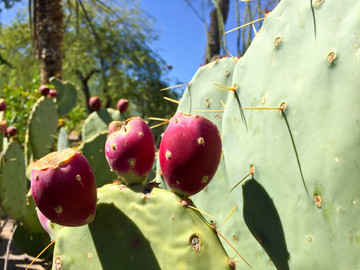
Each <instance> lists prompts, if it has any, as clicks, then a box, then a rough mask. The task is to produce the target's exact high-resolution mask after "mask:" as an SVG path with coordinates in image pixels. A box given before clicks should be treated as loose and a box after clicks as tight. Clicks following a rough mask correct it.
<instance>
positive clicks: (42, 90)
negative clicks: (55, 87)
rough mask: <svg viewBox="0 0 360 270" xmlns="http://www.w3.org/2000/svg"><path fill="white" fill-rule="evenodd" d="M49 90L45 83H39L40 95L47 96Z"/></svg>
mask: <svg viewBox="0 0 360 270" xmlns="http://www.w3.org/2000/svg"><path fill="white" fill-rule="evenodd" d="M49 92H50V88H49V87H47V86H46V85H41V86H40V87H39V93H40V94H41V95H42V96H47V95H49Z"/></svg>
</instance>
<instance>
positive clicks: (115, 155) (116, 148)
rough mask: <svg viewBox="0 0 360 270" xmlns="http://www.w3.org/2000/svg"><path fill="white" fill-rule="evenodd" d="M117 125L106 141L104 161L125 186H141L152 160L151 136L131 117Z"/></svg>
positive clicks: (153, 145)
mask: <svg viewBox="0 0 360 270" xmlns="http://www.w3.org/2000/svg"><path fill="white" fill-rule="evenodd" d="M119 125H120V129H118V130H116V131H114V132H112V133H110V134H109V136H108V138H107V140H106V143H105V155H106V159H107V161H108V163H109V165H110V167H111V169H112V170H113V171H114V172H115V173H117V174H118V175H119V176H120V178H121V179H122V180H123V181H124V182H126V184H128V185H133V184H142V183H143V182H144V181H145V180H146V178H147V177H148V176H149V174H150V171H151V168H152V166H153V163H154V159H155V142H154V137H153V134H152V132H151V130H150V128H149V126H148V125H147V123H146V122H145V121H144V120H143V119H141V118H140V117H132V118H130V119H128V120H126V121H125V122H119Z"/></svg>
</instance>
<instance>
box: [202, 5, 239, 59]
mask: <svg viewBox="0 0 360 270" xmlns="http://www.w3.org/2000/svg"><path fill="white" fill-rule="evenodd" d="M236 1H237V0H236ZM218 4H219V7H220V10H221V14H222V19H223V22H224V24H225V23H226V20H227V17H228V13H229V0H220V1H218ZM219 27H220V26H219V18H218V14H217V10H216V8H214V9H213V10H212V11H211V12H210V25H209V32H208V44H207V53H206V56H205V64H206V63H209V62H211V61H212V60H213V59H214V58H216V57H218V56H219V55H220V44H221V38H222V37H221V36H220V31H219ZM222 34H223V33H222Z"/></svg>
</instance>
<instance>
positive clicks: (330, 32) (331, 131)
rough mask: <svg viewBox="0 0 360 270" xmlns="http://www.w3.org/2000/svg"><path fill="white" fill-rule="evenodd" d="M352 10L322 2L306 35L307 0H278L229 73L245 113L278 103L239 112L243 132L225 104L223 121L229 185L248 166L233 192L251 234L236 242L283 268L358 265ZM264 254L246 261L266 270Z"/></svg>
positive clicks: (357, 6) (233, 107)
mask: <svg viewBox="0 0 360 270" xmlns="http://www.w3.org/2000/svg"><path fill="white" fill-rule="evenodd" d="M359 10H360V3H359V2H356V3H355V2H347V3H346V2H338V1H322V2H321V4H320V5H319V6H318V8H315V16H316V22H317V24H316V26H317V36H316V39H315V36H314V25H313V23H312V12H311V8H310V5H309V3H307V2H306V1H303V2H302V1H300V2H296V3H295V2H294V1H286V0H284V1H281V3H280V4H279V5H278V7H277V8H276V9H275V10H274V11H273V12H271V13H270V14H269V15H268V17H267V19H266V20H265V23H264V26H263V28H262V29H261V30H260V31H259V33H258V35H257V36H256V38H255V40H254V42H253V43H252V45H251V47H250V48H249V50H248V51H247V53H246V54H245V56H244V57H243V58H242V59H241V60H240V61H239V62H238V64H237V65H236V67H235V70H234V81H233V83H236V84H237V85H238V86H239V91H238V94H239V97H240V99H241V100H242V103H243V105H244V107H254V108H256V107H263V108H264V107H274V108H275V107H280V105H281V104H282V103H283V102H285V103H286V109H285V111H284V113H281V112H280V111H279V110H248V111H245V115H246V118H247V121H248V130H246V128H245V127H244V125H243V124H242V123H241V121H240V120H239V114H238V112H237V104H236V102H235V101H234V100H230V98H229V100H228V102H227V104H226V109H225V113H224V120H223V148H224V154H225V161H226V169H227V171H228V176H229V179H232V181H233V184H235V182H236V179H238V176H239V175H244V174H246V173H247V172H248V170H249V166H250V165H251V164H253V165H254V166H255V167H256V173H255V175H254V180H251V181H252V182H249V183H246V184H244V186H243V188H242V190H241V189H240V188H239V189H237V190H236V191H235V194H236V196H235V198H236V201H237V203H238V206H239V207H240V209H243V217H244V221H245V224H244V223H243V224H239V226H243V225H246V226H247V227H249V230H250V232H251V233H252V235H254V236H255V237H254V243H253V244H251V243H250V241H248V242H246V241H244V246H247V247H248V248H249V247H251V248H254V251H255V253H257V251H256V250H258V249H259V248H261V246H260V245H259V244H258V243H257V242H260V243H261V245H262V247H263V248H264V250H265V251H267V253H268V255H269V256H270V257H271V259H272V261H273V263H275V264H276V265H277V266H278V267H279V268H282V269H289V268H290V269H306V268H312V269H320V268H321V269H353V268H357V267H360V258H359V256H357V255H356V254H359V252H360V242H359V241H357V240H356V239H359V236H360V234H359V231H358V229H355V228H358V227H359V226H358V223H359V222H358V221H359V219H360V212H359V211H358V206H357V205H358V203H359V197H360V182H359V181H358V179H360V171H359V168H358V165H357V163H358V160H360V152H359V142H360V140H359V137H360V136H359V135H360V128H359V125H358V122H359V120H360V118H359V115H360V114H359V113H358V112H359V109H360V108H359V104H360V103H359V101H360V95H359V90H358V86H359V85H360V77H359V76H358V75H357V74H356V72H354V71H355V70H359V69H360V54H359V53H358V52H359V47H360V43H359V37H358V36H359V35H358V34H355V35H354V33H358V26H359V24H360V19H359V16H358V11H359ZM335 11H336V12H335ZM334 14H336V16H334ZM278 37H281V46H276V44H275V43H274V41H275V40H277V38H278ZM235 161H236V162H235ZM255 181H256V182H255ZM270 198H271V199H270ZM262 201H264V202H265V201H269V202H270V201H272V203H273V206H272V207H270V206H269V205H268V206H265V205H264V204H261V203H260V202H262ZM268 208H270V209H268ZM265 210H268V211H265ZM269 211H271V212H272V213H273V215H272V217H269V216H267V214H266V213H268V212H269ZM251 220H252V221H251ZM254 220H256V221H254ZM282 231H283V233H281V232H282ZM274 234H277V235H278V237H276V239H275V238H274V237H273V236H274ZM282 241H284V242H285V244H283V245H281V246H282V248H281V249H280V248H279V243H280V242H282ZM276 249H278V250H276ZM274 254H277V255H276V256H275V255H274ZM266 257H267V256H258V257H257V256H256V255H255V254H254V257H253V258H249V260H250V259H251V260H252V262H254V263H253V264H254V265H256V266H257V267H259V268H261V269H266V268H264V267H266V265H269V263H266ZM269 268H270V266H269Z"/></svg>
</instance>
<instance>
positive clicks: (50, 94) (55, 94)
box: [49, 89, 57, 98]
mask: <svg viewBox="0 0 360 270" xmlns="http://www.w3.org/2000/svg"><path fill="white" fill-rule="evenodd" d="M49 97H50V98H56V97H57V92H56V90H55V89H50V90H49Z"/></svg>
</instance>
